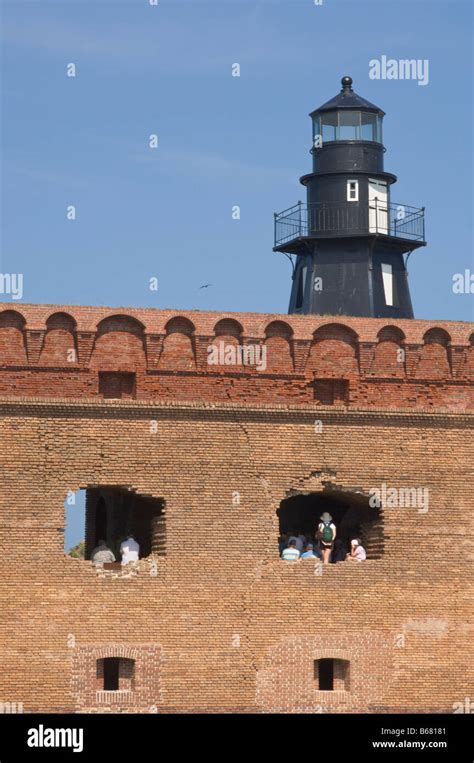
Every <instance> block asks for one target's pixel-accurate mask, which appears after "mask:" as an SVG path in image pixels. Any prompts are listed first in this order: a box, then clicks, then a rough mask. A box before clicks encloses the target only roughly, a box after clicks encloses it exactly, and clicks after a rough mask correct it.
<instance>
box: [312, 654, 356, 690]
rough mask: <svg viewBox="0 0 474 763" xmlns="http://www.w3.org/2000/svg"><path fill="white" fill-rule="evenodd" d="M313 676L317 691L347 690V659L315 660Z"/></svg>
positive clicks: (325, 658)
mask: <svg viewBox="0 0 474 763" xmlns="http://www.w3.org/2000/svg"><path fill="white" fill-rule="evenodd" d="M314 678H315V680H316V682H317V684H318V690H319V691H349V660H338V659H334V658H332V657H331V658H327V657H324V658H321V659H319V660H315V661H314Z"/></svg>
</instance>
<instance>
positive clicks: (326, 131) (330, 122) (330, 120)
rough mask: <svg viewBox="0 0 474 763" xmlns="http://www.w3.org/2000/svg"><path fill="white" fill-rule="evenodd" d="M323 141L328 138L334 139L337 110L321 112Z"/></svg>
mask: <svg viewBox="0 0 474 763" xmlns="http://www.w3.org/2000/svg"><path fill="white" fill-rule="evenodd" d="M322 123H323V143H326V142H327V141H329V140H336V129H337V111H328V112H327V114H323V119H322Z"/></svg>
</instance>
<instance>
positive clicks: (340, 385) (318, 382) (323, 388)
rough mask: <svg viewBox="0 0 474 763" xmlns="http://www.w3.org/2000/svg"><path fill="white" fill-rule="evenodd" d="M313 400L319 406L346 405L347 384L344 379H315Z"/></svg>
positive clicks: (347, 396) (347, 399) (347, 397)
mask: <svg viewBox="0 0 474 763" xmlns="http://www.w3.org/2000/svg"><path fill="white" fill-rule="evenodd" d="M314 399H315V401H316V402H317V403H319V405H347V403H348V402H349V382H348V381H347V380H346V379H315V380H314Z"/></svg>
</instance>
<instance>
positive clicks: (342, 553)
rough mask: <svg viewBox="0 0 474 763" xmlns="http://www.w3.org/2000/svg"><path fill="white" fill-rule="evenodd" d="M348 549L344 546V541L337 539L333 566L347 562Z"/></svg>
mask: <svg viewBox="0 0 474 763" xmlns="http://www.w3.org/2000/svg"><path fill="white" fill-rule="evenodd" d="M346 548H347V546H346V545H345V544H344V541H342V540H341V539H340V538H336V540H335V541H334V548H333V550H332V555H331V562H332V563H333V564H336V562H343V561H344V560H345V558H346V553H347V552H346Z"/></svg>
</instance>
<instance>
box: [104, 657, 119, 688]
mask: <svg viewBox="0 0 474 763" xmlns="http://www.w3.org/2000/svg"><path fill="white" fill-rule="evenodd" d="M119 665H120V659H119V658H118V657H107V659H105V660H104V686H103V688H104V691H118V688H119Z"/></svg>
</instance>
